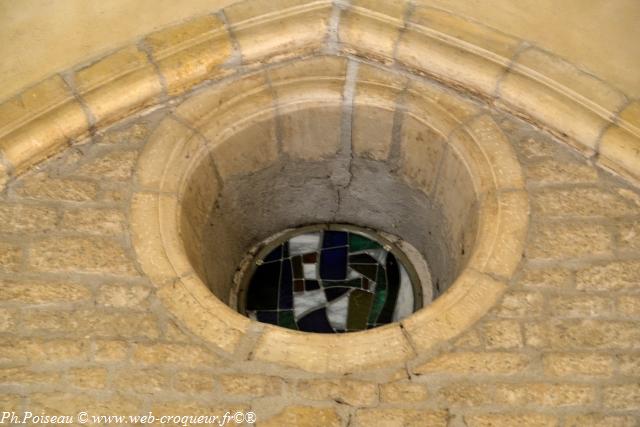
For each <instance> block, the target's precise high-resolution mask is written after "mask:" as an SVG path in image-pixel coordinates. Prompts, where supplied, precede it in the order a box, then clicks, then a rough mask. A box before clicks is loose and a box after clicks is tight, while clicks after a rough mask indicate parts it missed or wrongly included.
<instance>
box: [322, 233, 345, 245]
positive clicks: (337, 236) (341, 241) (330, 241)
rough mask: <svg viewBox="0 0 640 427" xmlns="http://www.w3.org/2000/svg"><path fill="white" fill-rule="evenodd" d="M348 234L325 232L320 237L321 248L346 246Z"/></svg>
mask: <svg viewBox="0 0 640 427" xmlns="http://www.w3.org/2000/svg"><path fill="white" fill-rule="evenodd" d="M348 238H349V234H348V233H346V232H344V231H331V230H328V231H325V232H324V233H323V236H322V247H323V248H334V247H336V246H346V245H347V242H348Z"/></svg>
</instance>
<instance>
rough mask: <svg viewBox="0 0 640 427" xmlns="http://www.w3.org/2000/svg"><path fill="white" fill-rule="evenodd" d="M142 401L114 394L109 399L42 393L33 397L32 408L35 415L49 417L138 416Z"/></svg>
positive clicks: (71, 394) (73, 394) (85, 394)
mask: <svg viewBox="0 0 640 427" xmlns="http://www.w3.org/2000/svg"><path fill="white" fill-rule="evenodd" d="M141 407H142V405H141V401H140V400H139V399H136V398H133V397H132V396H122V395H119V394H112V395H110V396H108V397H98V396H96V395H95V394H88V393H78V394H75V393H66V392H65V393H61V392H59V391H56V392H41V393H33V394H32V395H31V408H32V410H33V413H34V414H41V413H46V414H47V415H66V416H69V415H70V414H78V412H81V411H86V412H87V413H88V414H100V415H103V414H110V413H111V411H113V413H114V414H115V413H118V414H123V415H124V414H127V415H129V414H136V413H138V411H140V410H141Z"/></svg>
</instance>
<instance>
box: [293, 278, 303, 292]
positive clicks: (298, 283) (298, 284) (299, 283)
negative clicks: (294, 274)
mask: <svg viewBox="0 0 640 427" xmlns="http://www.w3.org/2000/svg"><path fill="white" fill-rule="evenodd" d="M293 291H294V292H304V280H294V281H293Z"/></svg>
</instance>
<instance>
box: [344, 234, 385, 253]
mask: <svg viewBox="0 0 640 427" xmlns="http://www.w3.org/2000/svg"><path fill="white" fill-rule="evenodd" d="M380 248H382V246H381V245H380V243H378V242H374V241H373V240H371V239H368V238H366V237H364V236H361V235H359V234H354V233H349V251H350V252H358V251H363V250H365V249H380Z"/></svg>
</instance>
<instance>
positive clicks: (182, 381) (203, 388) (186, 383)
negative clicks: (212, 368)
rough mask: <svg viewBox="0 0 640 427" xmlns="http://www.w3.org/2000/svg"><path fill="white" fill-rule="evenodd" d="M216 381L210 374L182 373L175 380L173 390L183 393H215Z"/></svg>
mask: <svg viewBox="0 0 640 427" xmlns="http://www.w3.org/2000/svg"><path fill="white" fill-rule="evenodd" d="M214 384H215V381H214V379H213V375H212V374H211V373H209V372H200V371H181V372H178V373H177V374H176V376H175V378H174V380H173V388H174V389H176V390H177V391H180V392H183V393H192V394H201V393H210V392H212V391H213V385H214Z"/></svg>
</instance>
